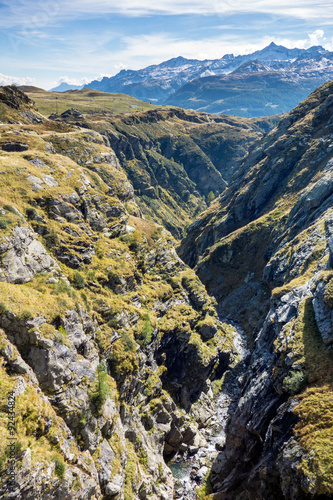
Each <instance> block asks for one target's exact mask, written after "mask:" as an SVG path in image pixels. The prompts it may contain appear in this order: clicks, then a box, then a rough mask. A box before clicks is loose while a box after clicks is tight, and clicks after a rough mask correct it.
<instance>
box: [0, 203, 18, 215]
mask: <svg viewBox="0 0 333 500" xmlns="http://www.w3.org/2000/svg"><path fill="white" fill-rule="evenodd" d="M3 208H4V210H6V211H7V212H11V213H12V214H15V215H17V212H16V210H15V208H14V207H12V206H11V205H4V206H3Z"/></svg>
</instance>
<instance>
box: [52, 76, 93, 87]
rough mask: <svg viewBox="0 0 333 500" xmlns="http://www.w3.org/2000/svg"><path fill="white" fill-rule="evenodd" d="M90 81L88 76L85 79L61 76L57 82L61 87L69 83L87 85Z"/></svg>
mask: <svg viewBox="0 0 333 500" xmlns="http://www.w3.org/2000/svg"><path fill="white" fill-rule="evenodd" d="M89 82H90V80H89V78H87V77H86V76H84V77H83V78H71V77H68V76H61V77H60V78H59V80H58V82H57V85H60V84H61V83H68V84H70V85H85V84H86V83H89Z"/></svg>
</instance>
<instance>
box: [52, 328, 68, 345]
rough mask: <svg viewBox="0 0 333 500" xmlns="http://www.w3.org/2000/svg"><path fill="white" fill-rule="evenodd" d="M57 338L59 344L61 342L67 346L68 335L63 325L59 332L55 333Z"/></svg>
mask: <svg viewBox="0 0 333 500" xmlns="http://www.w3.org/2000/svg"><path fill="white" fill-rule="evenodd" d="M55 338H56V339H57V340H58V342H60V344H66V342H67V333H66V330H65V328H64V327H63V326H62V325H60V326H59V328H58V330H57V331H56V332H55Z"/></svg>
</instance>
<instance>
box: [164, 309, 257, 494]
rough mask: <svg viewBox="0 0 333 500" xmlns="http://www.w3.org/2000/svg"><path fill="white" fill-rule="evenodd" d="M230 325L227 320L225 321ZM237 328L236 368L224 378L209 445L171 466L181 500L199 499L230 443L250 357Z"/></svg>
mask: <svg viewBox="0 0 333 500" xmlns="http://www.w3.org/2000/svg"><path fill="white" fill-rule="evenodd" d="M223 322H224V323H227V320H225V319H224V320H223ZM228 323H229V324H230V326H232V328H233V329H234V346H235V348H236V350H237V355H238V356H237V358H238V359H237V361H238V363H237V364H236V365H235V367H234V368H233V369H231V370H229V371H228V372H226V373H225V375H224V382H223V386H222V390H221V392H220V393H219V395H218V397H217V398H216V402H215V405H216V411H215V415H216V417H215V418H213V419H212V420H211V422H210V424H209V427H208V428H206V429H204V434H205V438H206V440H207V446H205V447H202V448H200V449H199V451H198V452H197V453H196V454H195V455H193V456H192V457H188V456H185V457H184V456H181V455H176V456H175V457H174V458H173V459H172V460H170V462H168V466H169V468H170V469H171V471H172V474H173V476H174V478H175V494H174V498H175V499H178V500H195V499H196V498H197V495H196V490H197V489H198V488H200V487H201V486H203V484H204V483H205V482H206V480H207V478H208V476H209V472H210V469H211V466H212V464H213V463H215V461H216V460H218V454H219V451H222V450H223V448H224V445H225V442H226V427H227V423H228V420H229V418H230V416H231V415H232V414H233V411H234V409H235V407H236V405H237V402H238V399H239V397H240V392H241V386H240V384H239V383H238V379H239V378H240V377H241V376H242V375H243V373H244V371H245V369H246V358H247V357H248V355H249V350H248V349H247V339H246V335H245V333H244V331H243V330H242V329H241V328H240V327H239V326H238V325H235V324H234V323H231V322H230V321H229V322H228Z"/></svg>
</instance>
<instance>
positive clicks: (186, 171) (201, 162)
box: [51, 107, 278, 239]
mask: <svg viewBox="0 0 333 500" xmlns="http://www.w3.org/2000/svg"><path fill="white" fill-rule="evenodd" d="M52 117H53V118H54V119H55V120H56V122H58V120H59V117H58V116H57V115H52ZM61 121H62V122H66V123H69V124H72V125H80V126H82V127H87V128H89V129H93V130H95V131H97V132H98V133H100V134H102V135H103V138H104V141H105V144H106V145H108V146H109V147H111V148H112V149H113V151H114V152H115V153H116V156H117V158H118V159H119V161H120V164H121V166H122V167H123V169H124V170H125V172H126V174H127V176H128V179H129V180H130V182H131V184H132V185H133V187H134V191H135V196H136V201H137V203H138V205H139V207H140V209H141V211H142V214H143V215H144V216H145V217H146V218H148V219H149V218H152V219H153V220H154V221H156V222H158V223H160V224H162V225H163V226H164V227H165V228H167V229H168V230H169V231H170V232H171V233H172V234H173V235H174V236H175V237H176V238H177V239H179V238H181V237H182V236H183V235H184V230H185V228H186V226H188V225H189V224H190V223H191V222H192V220H193V219H194V218H195V217H196V215H198V214H199V213H200V212H201V211H202V210H204V209H205V208H206V207H207V199H208V197H209V196H213V197H214V196H217V195H218V194H219V193H221V192H222V191H223V190H224V189H225V188H226V186H227V184H228V182H229V181H230V178H231V176H232V173H233V172H234V171H235V170H237V167H238V165H239V163H240V160H241V159H242V158H243V156H244V155H245V154H246V152H247V150H248V148H249V147H250V145H251V144H252V143H253V142H254V141H256V140H257V139H259V138H260V137H261V136H262V135H263V134H264V133H267V132H268V131H269V130H271V129H272V127H273V126H274V125H275V124H276V123H277V121H278V118H277V117H271V118H265V119H253V120H250V119H243V118H235V117H226V116H224V117H219V116H212V115H207V114H205V113H195V112H193V111H184V110H181V109H165V108H162V107H161V108H159V109H154V110H150V111H146V112H141V111H137V112H136V113H133V114H124V115H116V116H112V115H110V114H105V113H104V114H102V113H95V114H91V115H88V116H83V115H82V113H78V112H77V111H75V110H72V111H70V112H66V113H63V114H62V115H61ZM51 140H52V142H53V145H54V147H55V149H56V151H59V152H61V151H64V150H65V151H66V150H67V151H68V150H69V148H68V143H67V142H65V141H63V140H62V139H61V137H58V138H57V139H54V140H53V139H52V138H51ZM71 149H72V151H71V153H70V154H71V157H72V158H73V159H75V160H76V161H79V163H81V164H82V163H84V164H87V162H88V164H89V163H92V162H94V158H93V157H91V158H90V157H89V158H88V156H89V154H87V153H86V152H84V151H82V149H81V148H80V146H79V145H78V146H77V147H76V149H75V147H74V144H73V145H72V147H71Z"/></svg>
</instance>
